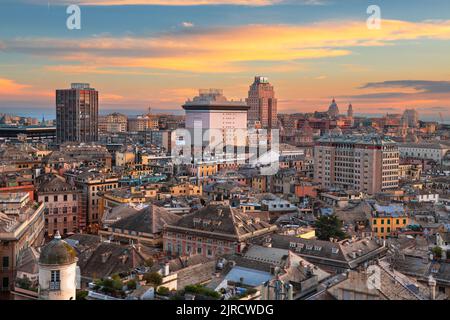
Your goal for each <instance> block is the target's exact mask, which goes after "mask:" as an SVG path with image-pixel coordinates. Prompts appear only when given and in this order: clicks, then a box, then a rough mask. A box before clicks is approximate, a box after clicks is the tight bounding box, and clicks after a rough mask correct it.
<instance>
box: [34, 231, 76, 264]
mask: <svg viewBox="0 0 450 320" xmlns="http://www.w3.org/2000/svg"><path fill="white" fill-rule="evenodd" d="M76 260H77V252H76V251H75V249H74V248H72V247H71V246H70V245H69V244H68V243H67V242H65V241H64V240H62V239H61V236H60V235H59V232H57V233H56V235H55V237H54V238H53V240H52V241H50V242H49V243H48V244H46V245H45V246H44V247H43V248H42V250H41V254H40V256H39V264H50V265H62V264H71V263H75V262H76Z"/></svg>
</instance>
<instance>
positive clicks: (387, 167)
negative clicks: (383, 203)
mask: <svg viewBox="0 0 450 320" xmlns="http://www.w3.org/2000/svg"><path fill="white" fill-rule="evenodd" d="M398 165H399V151H398V146H397V143H396V142H395V141H393V140H391V139H389V138H387V137H385V138H381V137H379V136H371V135H369V136H356V135H353V136H344V135H339V136H324V137H322V138H320V139H319V140H318V141H317V143H316V146H315V148H314V180H315V181H316V182H318V183H320V184H321V185H322V187H325V188H336V187H338V188H342V189H346V190H357V191H361V192H365V193H368V194H374V193H377V192H381V191H384V190H388V189H395V188H397V187H398V174H399V169H398Z"/></svg>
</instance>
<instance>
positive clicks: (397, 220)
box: [373, 219, 406, 225]
mask: <svg viewBox="0 0 450 320" xmlns="http://www.w3.org/2000/svg"><path fill="white" fill-rule="evenodd" d="M402 222H403V224H406V219H403V221H402ZM373 224H374V225H376V224H377V219H374V220H373ZM380 224H384V219H380ZM386 224H391V219H386ZM395 224H400V219H395Z"/></svg>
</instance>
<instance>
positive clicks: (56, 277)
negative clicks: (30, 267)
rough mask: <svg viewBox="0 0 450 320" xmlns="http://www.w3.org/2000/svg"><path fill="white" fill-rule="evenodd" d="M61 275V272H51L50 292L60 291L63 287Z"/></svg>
mask: <svg viewBox="0 0 450 320" xmlns="http://www.w3.org/2000/svg"><path fill="white" fill-rule="evenodd" d="M60 277H61V275H60V272H59V270H52V271H50V288H49V289H50V290H59V289H60V287H61V278H60Z"/></svg>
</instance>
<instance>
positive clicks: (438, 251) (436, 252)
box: [431, 246, 442, 259]
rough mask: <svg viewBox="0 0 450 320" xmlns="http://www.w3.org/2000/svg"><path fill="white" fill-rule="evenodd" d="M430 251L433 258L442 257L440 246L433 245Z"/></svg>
mask: <svg viewBox="0 0 450 320" xmlns="http://www.w3.org/2000/svg"><path fill="white" fill-rule="evenodd" d="M431 252H432V253H433V256H434V257H435V258H438V259H440V258H441V257H442V248H441V247H438V246H436V247H433V249H431Z"/></svg>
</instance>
